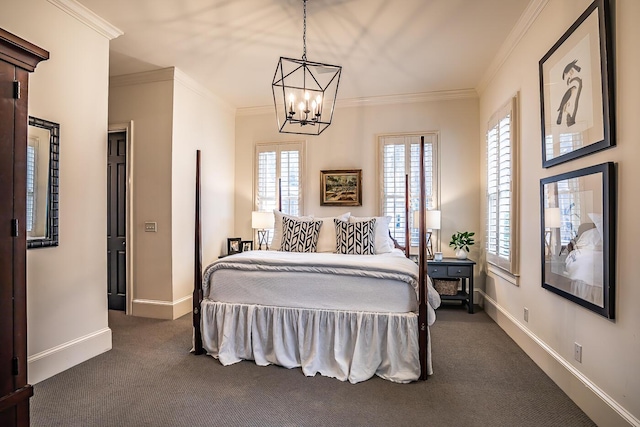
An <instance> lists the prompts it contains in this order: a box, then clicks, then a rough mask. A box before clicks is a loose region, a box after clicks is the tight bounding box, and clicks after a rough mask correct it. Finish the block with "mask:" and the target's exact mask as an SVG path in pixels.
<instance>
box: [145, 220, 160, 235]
mask: <svg viewBox="0 0 640 427" xmlns="http://www.w3.org/2000/svg"><path fill="white" fill-rule="evenodd" d="M144 231H145V232H147V233H156V232H157V231H158V223H157V222H150V221H148V222H145V223H144Z"/></svg>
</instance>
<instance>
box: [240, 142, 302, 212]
mask: <svg viewBox="0 0 640 427" xmlns="http://www.w3.org/2000/svg"><path fill="white" fill-rule="evenodd" d="M270 147H274V149H275V151H276V152H277V153H280V152H281V151H287V150H288V149H291V148H293V147H295V148H296V149H299V151H300V177H299V179H300V199H299V201H298V206H299V210H300V215H304V213H305V210H304V200H305V188H306V186H305V177H306V155H305V152H306V141H304V140H301V141H284V142H256V144H255V147H254V153H253V163H254V167H253V209H254V210H257V209H258V197H257V196H258V153H259V152H261V151H266V150H268V149H269V148H270ZM279 191H280V189H279V188H278V186H277V183H276V209H277V208H278V199H279V197H280V195H279Z"/></svg>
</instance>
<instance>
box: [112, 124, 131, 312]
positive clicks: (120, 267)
mask: <svg viewBox="0 0 640 427" xmlns="http://www.w3.org/2000/svg"><path fill="white" fill-rule="evenodd" d="M126 245H127V135H126V133H125V132H114V133H109V146H108V156H107V295H108V298H109V309H110V310H124V309H125V307H126V299H127V246H126Z"/></svg>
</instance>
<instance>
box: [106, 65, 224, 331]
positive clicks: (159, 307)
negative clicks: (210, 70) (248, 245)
mask: <svg viewBox="0 0 640 427" xmlns="http://www.w3.org/2000/svg"><path fill="white" fill-rule="evenodd" d="M234 117H235V110H234V109H232V108H230V107H229V106H228V105H226V104H225V103H223V102H222V101H220V99H219V98H218V97H216V96H215V95H213V94H211V93H210V92H208V91H207V90H206V89H204V88H203V87H202V86H201V85H200V84H198V83H196V82H195V81H193V80H192V79H191V78H190V77H189V76H187V75H185V74H184V73H182V72H181V71H180V70H178V69H176V68H174V67H171V68H165V69H161V70H157V71H151V72H143V73H136V74H130V75H123V76H116V77H112V78H111V86H110V92H109V122H110V123H112V124H117V123H128V122H130V121H132V122H133V135H132V139H133V161H132V163H133V171H134V172H133V189H134V190H133V191H134V195H133V199H134V207H133V210H132V215H133V224H134V228H135V230H134V232H133V234H132V240H133V241H132V242H130V243H131V245H129V248H131V247H133V248H134V249H133V250H134V262H133V270H134V272H133V283H132V286H131V291H132V294H133V295H131V296H130V298H131V300H132V303H131V311H130V314H133V315H136V316H144V317H156V318H164V319H175V318H178V317H180V316H182V315H184V314H186V313H188V312H189V311H191V307H192V304H191V294H192V293H193V271H194V270H193V260H194V204H195V163H196V162H195V160H196V150H198V149H200V150H202V195H203V197H202V216H203V223H202V227H203V230H202V233H203V264H204V265H207V264H208V262H210V261H212V260H214V259H216V258H217V256H218V255H219V251H220V248H221V247H223V245H224V244H226V236H227V235H228V234H229V232H230V231H231V230H233V200H234V195H233V191H234V184H233V176H234V162H233V157H234V153H235V151H234V123H235V122H234ZM146 221H152V222H156V223H157V232H155V233H150V232H145V230H144V223H145V222H146ZM128 243H129V242H128Z"/></svg>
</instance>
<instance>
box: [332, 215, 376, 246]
mask: <svg viewBox="0 0 640 427" xmlns="http://www.w3.org/2000/svg"><path fill="white" fill-rule="evenodd" d="M333 222H334V223H335V224H336V252H337V253H339V254H350V255H373V254H375V251H374V249H375V245H374V243H375V239H374V238H375V235H374V234H373V228H374V227H375V225H376V219H375V218H373V219H371V220H369V221H362V222H353V223H349V222H344V221H340V220H339V219H334V220H333Z"/></svg>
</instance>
